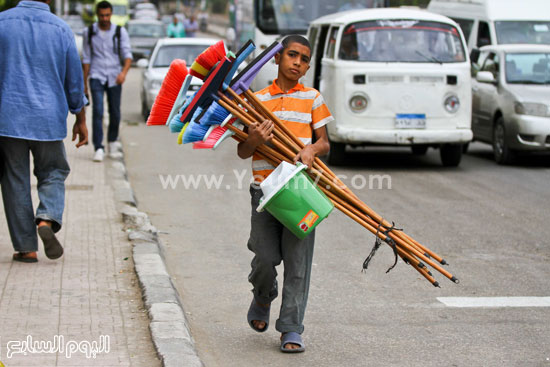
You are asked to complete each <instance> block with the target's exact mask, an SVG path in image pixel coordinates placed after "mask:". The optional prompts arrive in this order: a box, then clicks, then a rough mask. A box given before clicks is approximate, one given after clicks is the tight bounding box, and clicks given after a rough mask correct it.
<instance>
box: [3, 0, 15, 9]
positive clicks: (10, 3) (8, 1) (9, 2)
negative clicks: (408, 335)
mask: <svg viewBox="0 0 550 367" xmlns="http://www.w3.org/2000/svg"><path fill="white" fill-rule="evenodd" d="M18 2H19V0H0V11H4V10H8V9H10V8H13V7H14V6H16V5H17V3H18Z"/></svg>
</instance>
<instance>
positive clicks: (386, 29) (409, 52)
mask: <svg viewBox="0 0 550 367" xmlns="http://www.w3.org/2000/svg"><path fill="white" fill-rule="evenodd" d="M338 57H339V58H340V59H342V60H355V61H375V62H434V63H450V62H464V61H465V60H466V57H465V52H464V47H463V44H462V41H461V38H460V35H459V33H458V31H457V29H456V28H455V27H453V26H452V25H449V24H445V23H439V22H429V21H421V20H410V19H409V20H376V21H369V22H360V23H354V24H350V25H349V26H347V27H346V28H345V29H344V33H343V36H342V42H341V44H340V51H339V53H338Z"/></svg>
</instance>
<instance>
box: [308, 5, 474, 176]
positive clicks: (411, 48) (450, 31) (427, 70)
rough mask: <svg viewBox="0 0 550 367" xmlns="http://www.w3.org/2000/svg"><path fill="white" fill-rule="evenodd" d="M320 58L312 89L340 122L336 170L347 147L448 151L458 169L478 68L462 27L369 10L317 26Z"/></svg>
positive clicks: (448, 160) (312, 30)
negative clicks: (472, 66)
mask: <svg viewBox="0 0 550 367" xmlns="http://www.w3.org/2000/svg"><path fill="white" fill-rule="evenodd" d="M308 38H309V41H310V42H311V44H312V45H315V46H314V50H313V52H312V58H311V68H310V70H309V71H308V73H307V74H306V76H305V78H304V83H305V84H306V85H308V86H312V87H314V88H317V89H318V90H319V91H320V92H321V93H322V94H323V96H324V98H325V100H326V102H327V105H328V106H329V108H330V110H331V112H332V114H333V115H334V117H335V120H336V121H334V122H333V123H331V124H329V125H327V128H328V136H329V140H330V145H331V149H330V153H329V163H331V164H341V163H344V158H345V148H346V145H351V146H359V145H390V146H391V145H393V146H411V148H412V151H413V153H415V154H425V153H426V151H427V149H428V147H435V148H440V153H441V160H442V162H443V164H444V165H446V166H457V165H458V164H459V163H460V159H461V156H462V146H463V145H464V144H466V143H468V142H469V141H470V140H471V139H472V130H471V128H470V127H471V114H472V107H471V103H472V92H471V77H470V62H469V58H468V53H467V48H466V45H465V41H464V37H463V35H462V32H461V31H460V28H459V26H458V25H457V24H456V23H455V22H453V21H452V20H450V19H449V18H447V17H444V16H441V15H437V14H433V13H430V12H427V11H423V10H410V9H398V8H396V9H389V8H388V9H369V10H355V11H348V12H341V13H336V14H332V15H328V16H325V17H322V18H319V19H317V20H315V21H313V22H312V23H311V24H310V26H309V30H308Z"/></svg>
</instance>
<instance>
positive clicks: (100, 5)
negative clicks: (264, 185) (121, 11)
mask: <svg viewBox="0 0 550 367" xmlns="http://www.w3.org/2000/svg"><path fill="white" fill-rule="evenodd" d="M99 9H111V11H112V10H113V6H112V5H111V3H110V2H108V1H107V0H103V1H100V2H98V3H97V6H96V8H95V11H96V13H97V12H99Z"/></svg>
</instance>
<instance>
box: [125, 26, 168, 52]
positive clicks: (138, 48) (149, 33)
mask: <svg viewBox="0 0 550 367" xmlns="http://www.w3.org/2000/svg"><path fill="white" fill-rule="evenodd" d="M126 28H127V29H128V35H129V36H130V46H131V47H132V56H133V57H134V60H139V59H143V58H148V57H149V56H151V51H153V47H155V43H156V42H157V40H158V39H159V38H163V37H165V36H166V32H165V30H164V24H162V22H160V21H158V20H154V19H148V20H130V21H129V22H128V24H126Z"/></svg>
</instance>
